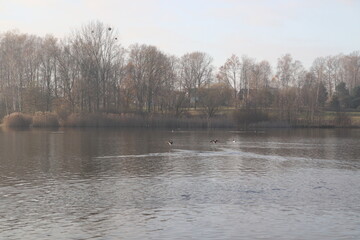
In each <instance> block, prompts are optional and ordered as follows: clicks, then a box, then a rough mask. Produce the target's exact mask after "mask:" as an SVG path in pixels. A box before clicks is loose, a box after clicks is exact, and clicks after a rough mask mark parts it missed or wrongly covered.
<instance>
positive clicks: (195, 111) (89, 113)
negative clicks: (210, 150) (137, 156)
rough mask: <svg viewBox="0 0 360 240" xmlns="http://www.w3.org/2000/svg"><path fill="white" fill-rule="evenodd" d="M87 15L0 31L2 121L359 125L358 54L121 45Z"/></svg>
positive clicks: (94, 124) (34, 123)
mask: <svg viewBox="0 0 360 240" xmlns="http://www.w3.org/2000/svg"><path fill="white" fill-rule="evenodd" d="M119 36H121V35H119V33H118V32H117V31H116V29H115V28H113V26H108V25H105V24H103V23H101V22H90V23H88V24H87V25H84V26H83V27H81V28H79V29H77V30H75V31H73V32H72V33H71V34H69V35H68V36H66V37H64V38H63V39H57V38H55V37H53V36H52V35H47V36H45V37H38V36H34V35H29V34H24V33H19V32H16V31H9V32H5V33H2V34H0V118H3V124H4V125H5V126H9V127H16V126H24V127H28V126H33V127H58V126H65V127H84V126H87V127H106V126H113V127H128V126H131V127H169V128H189V127H193V128H199V127H201V128H204V127H232V128H234V127H245V128H246V127H352V126H360V120H359V119H360V116H359V112H358V111H359V109H360V52H359V51H354V52H353V53H350V54H339V55H336V56H327V57H319V58H316V59H315V60H314V62H313V64H312V66H311V67H310V68H309V69H305V67H304V66H303V65H302V63H301V62H300V61H298V60H295V59H294V58H293V57H292V56H291V55H290V54H286V55H283V56H281V57H279V59H278V62H277V65H276V66H274V67H272V66H271V65H270V63H269V62H268V61H266V60H262V61H258V60H256V59H253V58H251V57H248V56H242V57H238V56H237V55H235V54H234V55H232V56H230V57H229V58H228V59H227V60H226V61H225V63H224V64H223V65H222V66H221V67H220V68H218V69H216V68H215V67H214V66H213V59H212V57H211V56H209V55H208V54H207V53H204V52H191V53H187V54H184V55H183V56H180V57H178V56H174V55H171V54H167V53H164V52H163V51H161V50H160V49H158V48H157V47H155V46H149V45H140V44H133V45H131V46H129V47H128V48H124V47H123V46H122V45H121V43H120V42H119Z"/></svg>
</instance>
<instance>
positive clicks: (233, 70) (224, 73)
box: [217, 54, 242, 107]
mask: <svg viewBox="0 0 360 240" xmlns="http://www.w3.org/2000/svg"><path fill="white" fill-rule="evenodd" d="M217 78H218V79H219V81H221V82H224V83H225V84H227V85H228V86H230V87H231V88H232V89H233V93H234V100H235V107H237V102H238V92H239V90H240V89H241V87H242V86H241V63H240V59H239V57H237V56H236V55H234V54H233V55H232V56H231V57H230V58H228V59H227V60H226V62H225V64H224V65H223V66H221V67H220V69H219V73H218V74H217Z"/></svg>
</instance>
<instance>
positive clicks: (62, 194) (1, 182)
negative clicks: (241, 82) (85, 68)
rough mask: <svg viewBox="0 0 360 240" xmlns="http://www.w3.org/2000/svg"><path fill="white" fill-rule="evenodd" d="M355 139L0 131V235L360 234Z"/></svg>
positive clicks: (296, 133)
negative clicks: (216, 141)
mask: <svg viewBox="0 0 360 240" xmlns="http://www.w3.org/2000/svg"><path fill="white" fill-rule="evenodd" d="M359 137H360V131H359V130H343V129H339V130H277V131H264V132H237V131H174V132H172V131H165V130H162V131H159V130H157V131H155V130H119V129H102V130H99V129H97V130H96V129H76V130H74V129H65V130H62V131H53V130H26V131H12V130H2V131H0V239H24V237H25V236H26V239H37V240H39V239H187V238H193V239H358V238H359V237H360V229H359V226H360V205H359V202H360V190H359V188H358V186H359V183H360V175H359V170H360V159H359V156H360V150H359V148H358V144H359ZM215 138H216V139H219V143H217V144H212V143H210V140H211V139H215ZM169 139H172V140H173V141H174V144H173V145H172V146H169V145H168V144H167V141H168V140H169ZM233 140H234V142H233Z"/></svg>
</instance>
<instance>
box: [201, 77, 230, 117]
mask: <svg viewBox="0 0 360 240" xmlns="http://www.w3.org/2000/svg"><path fill="white" fill-rule="evenodd" d="M230 96H231V89H230V88H229V87H228V86H227V85H225V84H223V83H219V84H214V85H211V86H210V87H209V88H200V89H199V102H200V104H201V106H202V107H203V108H204V112H205V114H206V116H207V118H208V119H209V118H212V117H214V116H215V114H216V113H217V111H218V110H219V108H220V107H221V106H226V105H227V104H228V101H229V99H230Z"/></svg>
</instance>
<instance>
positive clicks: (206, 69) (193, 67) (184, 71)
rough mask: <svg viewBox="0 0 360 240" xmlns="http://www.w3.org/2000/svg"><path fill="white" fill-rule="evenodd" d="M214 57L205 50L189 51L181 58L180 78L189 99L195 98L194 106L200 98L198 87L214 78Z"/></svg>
mask: <svg viewBox="0 0 360 240" xmlns="http://www.w3.org/2000/svg"><path fill="white" fill-rule="evenodd" d="M212 61H213V60H212V57H210V56H209V55H207V54H206V53H203V52H193V53H187V54H185V55H184V56H182V57H181V59H180V68H181V72H180V78H181V82H182V84H183V86H184V88H185V89H186V91H187V93H188V96H189V99H190V101H191V98H192V97H193V99H194V107H195V108H196V102H197V99H198V93H197V91H198V89H199V88H201V87H203V86H205V85H208V84H210V82H211V80H212V71H213V66H212V65H211V64H212ZM192 95H194V96H192Z"/></svg>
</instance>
